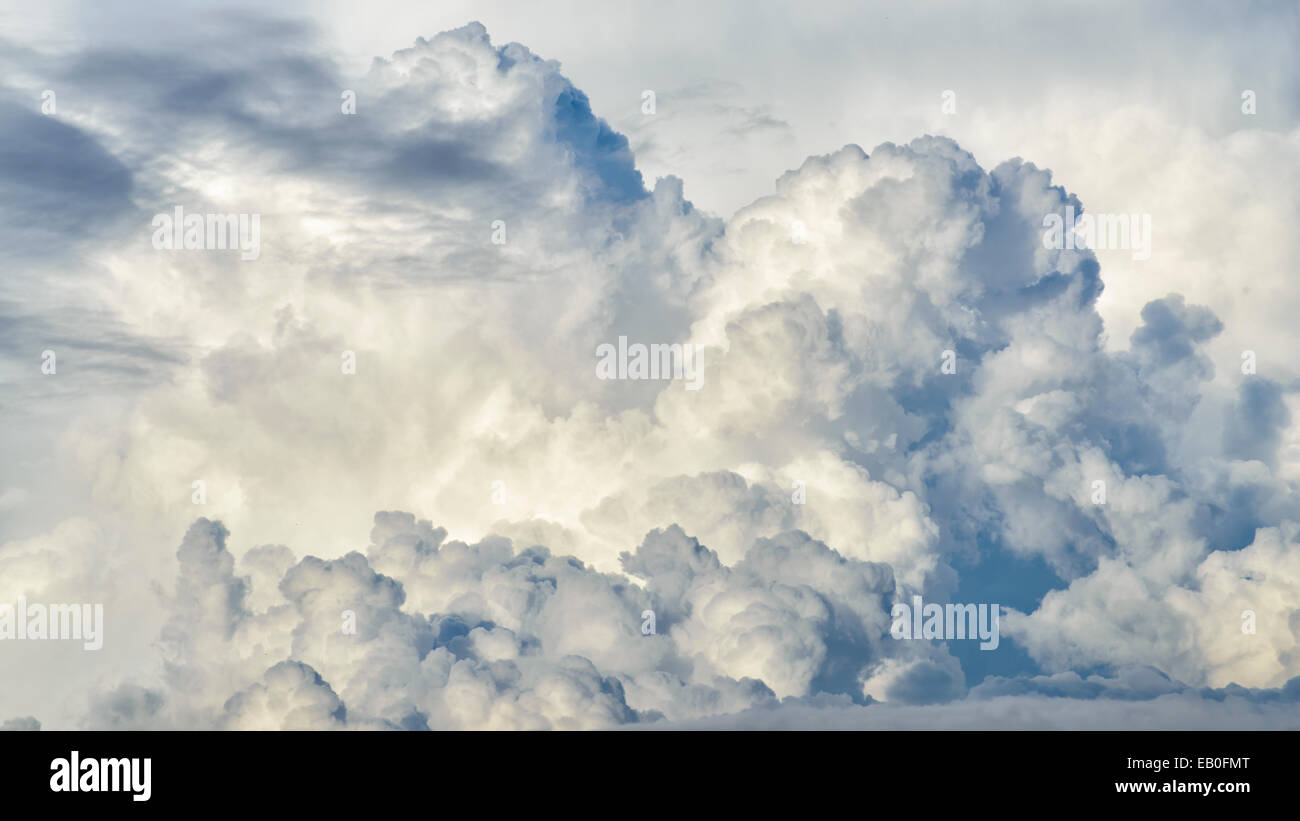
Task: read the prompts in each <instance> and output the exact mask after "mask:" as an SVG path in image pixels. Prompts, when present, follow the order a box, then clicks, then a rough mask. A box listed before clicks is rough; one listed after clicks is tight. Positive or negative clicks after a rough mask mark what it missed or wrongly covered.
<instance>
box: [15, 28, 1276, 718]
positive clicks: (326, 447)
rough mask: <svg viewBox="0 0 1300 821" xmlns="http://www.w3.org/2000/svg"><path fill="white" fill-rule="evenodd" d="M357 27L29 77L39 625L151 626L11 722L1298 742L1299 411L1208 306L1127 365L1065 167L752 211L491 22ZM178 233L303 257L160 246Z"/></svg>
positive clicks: (1172, 326)
mask: <svg viewBox="0 0 1300 821" xmlns="http://www.w3.org/2000/svg"><path fill="white" fill-rule="evenodd" d="M214 36H216V35H214ZM313 36H314V33H313V32H311V31H309V30H305V29H301V28H298V27H295V26H289V25H284V26H280V27H277V28H269V29H266V30H265V31H263V33H262V34H259V35H256V36H253V37H247V36H242V37H237V36H234V35H231V36H229V37H227V38H226V39H225V40H223V41H222V42H223V44H224V46H225V47H226V49H227V50H224V51H223V52H222V53H223V54H224V57H223V59H222V60H220V61H205V60H204V59H202V58H201V56H198V53H195V54H190V53H183V52H180V51H176V52H165V51H163V52H150V53H148V54H130V55H127V54H121V53H116V52H111V51H107V52H95V51H90V52H84V53H77V54H74V55H68V54H56V53H49V54H45V53H39V52H31V51H24V52H21V53H18V52H13V51H5V52H3V53H2V54H0V61H3V62H5V63H6V64H14V65H17V64H19V63H21V64H22V65H23V66H24V67H25V68H26V71H24V72H6V74H8V75H9V76H12V77H17V78H18V79H17V80H13V81H12V82H13V83H15V85H12V86H10V87H7V88H4V89H3V90H2V92H0V106H7V107H10V108H13V109H14V110H15V112H16V114H15V116H13V117H4V118H2V119H0V148H2V149H3V150H0V179H3V180H4V182H3V183H2V184H3V186H5V188H6V190H9V191H10V193H12V194H14V195H15V196H13V197H6V198H5V204H4V205H0V226H12V225H20V224H22V223H23V220H24V218H25V217H24V215H25V214H26V215H30V213H29V211H24V208H26V209H32V208H33V207H36V208H41V209H58V210H59V212H60V213H61V214H62V215H63V218H64V219H65V224H60V225H57V226H53V227H51V226H50V225H48V224H46V227H47V228H50V229H51V230H56V229H57V231H58V232H60V233H68V234H70V235H71V239H70V240H69V241H68V242H66V243H58V244H54V245H52V244H51V243H50V241H49V238H48V237H45V236H43V235H41V234H39V233H36V234H28V235H26V236H27V237H28V238H29V240H30V242H29V244H26V245H24V244H22V242H16V243H14V244H9V245H7V246H6V247H5V248H4V249H3V250H2V251H0V253H3V254H4V255H5V257H4V258H5V259H9V260H11V261H14V262H15V263H16V264H15V268H16V269H17V268H21V272H19V273H17V274H15V275H14V277H13V278H12V279H10V280H9V281H8V282H6V283H5V284H4V285H3V286H2V287H3V291H2V292H0V365H3V370H2V371H0V379H2V380H3V384H4V390H5V392H6V396H10V397H14V399H13V400H12V401H5V403H4V408H3V411H2V412H3V413H4V415H5V425H4V428H5V430H4V432H3V434H0V435H3V437H4V442H5V445H6V447H7V448H9V449H10V452H11V453H14V454H15V455H16V458H15V459H13V460H11V461H10V462H9V463H8V464H6V465H5V466H4V467H3V468H0V482H3V485H0V516H3V517H4V518H3V520H2V521H3V523H4V526H5V527H6V529H7V530H9V532H12V533H14V534H16V535H15V536H14V537H12V538H9V537H6V540H5V541H4V542H3V543H0V602H14V601H16V600H18V598H19V597H23V598H24V599H25V600H29V601H51V602H59V601H62V602H94V603H102V604H103V605H104V613H105V615H104V622H105V641H104V646H103V649H102V650H101V651H98V652H96V653H86V652H84V651H82V650H80V649H79V647H77V648H74V647H66V646H62V645H57V646H56V645H55V644H54V643H52V642H49V643H45V642H25V643H24V642H0V655H3V656H5V657H11V658H13V659H14V660H15V661H16V662H17V663H20V664H23V665H25V667H24V669H27V670H29V671H30V677H29V679H28V680H25V681H24V682H22V683H18V684H15V686H14V687H12V688H6V689H4V690H3V691H0V720H9V719H12V721H11V723H12V724H13V725H14V726H28V725H31V724H35V723H37V722H39V724H40V725H41V726H45V727H76V726H83V727H89V728H108V727H114V728H121V727H132V728H238V729H250V728H258V729H261V728H285V729H298V728H344V727H361V728H393V729H446V728H493V729H495V728H557V729H567V728H574V729H581V728H602V727H611V726H620V725H645V726H651V727H663V726H680V725H687V726H732V727H747V726H782V727H814V728H816V727H843V726H864V727H869V726H881V727H885V726H917V727H932V726H1008V725H1009V724H1015V723H1017V722H1018V723H1023V724H1026V725H1029V726H1053V725H1055V726H1131V725H1132V723H1133V722H1134V721H1135V719H1134V710H1135V707H1134V705H1135V703H1140V704H1141V705H1142V706H1143V712H1142V713H1141V715H1142V716H1143V717H1144V718H1142V719H1141V720H1142V721H1143V722H1145V723H1146V724H1147V725H1149V726H1239V727H1242V726H1255V725H1260V726H1278V725H1279V724H1281V725H1290V726H1300V710H1297V707H1296V705H1297V701H1298V700H1300V687H1297V681H1296V677H1298V676H1300V494H1297V488H1296V486H1295V475H1294V473H1290V472H1288V471H1287V470H1284V469H1283V468H1284V467H1285V465H1286V460H1285V458H1284V457H1283V455H1282V450H1283V448H1284V446H1285V443H1286V442H1288V441H1291V438H1293V437H1294V430H1295V428H1294V420H1293V419H1292V418H1291V416H1290V413H1289V411H1288V401H1289V400H1290V399H1291V398H1292V397H1293V396H1294V394H1295V392H1296V390H1297V385H1295V384H1294V383H1291V382H1288V381H1286V380H1276V381H1275V380H1274V379H1273V378H1270V376H1269V375H1268V374H1267V373H1263V372H1259V373H1257V372H1254V369H1249V371H1250V372H1247V370H1248V369H1245V368H1242V367H1241V363H1239V362H1238V361H1235V360H1231V361H1216V360H1214V359H1213V358H1212V357H1211V355H1210V354H1209V353H1208V352H1207V344H1208V343H1209V342H1210V341H1211V340H1213V339H1214V338H1215V337H1216V336H1218V335H1219V334H1221V333H1222V332H1223V330H1224V326H1223V323H1222V322H1221V321H1220V319H1219V318H1217V317H1216V316H1215V314H1214V313H1213V311H1211V310H1210V309H1208V308H1207V307H1205V306H1201V305H1196V304H1191V303H1189V302H1188V301H1187V300H1185V299H1184V298H1183V297H1182V296H1180V295H1179V294H1177V293H1170V294H1169V295H1167V296H1165V297H1163V298H1161V299H1158V300H1156V301H1153V302H1150V303H1149V304H1148V305H1147V306H1146V307H1145V308H1144V309H1143V310H1142V312H1141V317H1140V323H1139V324H1138V326H1137V330H1136V331H1135V332H1134V333H1133V334H1132V336H1131V338H1130V339H1129V340H1128V343H1127V345H1118V346H1116V345H1111V346H1109V347H1108V346H1107V344H1106V342H1107V339H1106V333H1105V327H1104V325H1103V322H1102V320H1101V317H1100V315H1099V314H1098V311H1097V308H1096V305H1097V301H1098V298H1099V296H1100V295H1101V294H1102V290H1103V277H1102V271H1101V269H1100V266H1099V264H1098V262H1097V260H1096V258H1095V256H1094V255H1093V253H1092V252H1091V251H1088V250H1085V249H1076V248H1068V249H1062V250H1058V249H1054V248H1052V247H1048V246H1049V245H1051V243H1044V241H1043V237H1044V227H1043V226H1044V224H1045V218H1046V217H1048V216H1049V215H1058V216H1064V215H1065V214H1066V213H1067V211H1071V210H1073V211H1074V212H1076V213H1077V212H1083V211H1084V205H1085V204H1084V203H1081V202H1080V201H1079V200H1078V198H1077V197H1075V196H1073V195H1071V194H1069V193H1068V192H1067V191H1066V190H1065V189H1064V188H1063V187H1061V186H1060V185H1058V184H1054V182H1053V179H1052V175H1051V172H1050V171H1047V170H1045V169H1040V168H1038V167H1036V166H1035V165H1033V164H1032V163H1030V162H1025V161H1022V160H1020V159H1015V160H1010V161H1007V162H1003V163H1002V164H1000V165H997V166H996V167H994V168H992V170H986V169H985V168H984V167H982V166H981V165H980V164H979V163H977V162H976V159H975V158H974V157H973V156H972V155H971V154H969V153H967V152H966V151H964V150H963V149H962V148H961V147H960V146H959V145H957V144H956V143H955V142H953V141H952V140H949V139H945V138H938V137H930V136H923V137H919V138H917V139H915V140H913V141H911V142H910V143H907V144H905V145H896V144H892V143H886V144H883V145H880V146H877V147H876V148H874V149H873V150H872V151H871V152H870V153H868V152H866V151H864V150H862V149H861V148H859V147H857V146H855V145H849V146H845V147H844V148H841V149H840V150H838V151H834V152H832V153H830V154H826V155H824V156H817V157H811V158H809V159H807V160H806V161H804V163H803V164H802V165H801V166H800V167H799V168H798V169H796V170H793V171H789V172H787V173H785V174H784V175H783V176H781V177H780V178H779V179H778V180H777V181H776V186H775V191H774V193H773V194H771V195H769V196H766V197H763V198H761V199H759V200H757V201H756V202H754V203H752V204H751V205H749V206H747V207H745V208H743V209H741V210H740V211H738V212H737V213H736V214H735V215H734V216H733V217H731V218H730V219H729V220H725V221H724V220H722V219H719V218H716V217H714V216H711V215H708V214H704V213H701V212H699V211H697V210H696V209H695V208H694V207H693V206H692V205H691V203H690V202H689V201H688V200H686V199H685V198H684V197H685V189H684V186H683V183H682V181H680V180H678V179H675V178H672V177H667V178H662V179H659V180H658V181H657V182H655V183H654V185H653V186H652V187H647V183H646V181H645V180H643V178H642V175H641V173H640V172H639V171H638V170H637V166H636V162H635V158H634V156H633V154H632V152H631V150H630V149H629V144H628V141H627V140H626V139H625V138H624V137H623V136H621V135H620V134H618V133H617V132H615V131H614V130H613V129H612V128H611V127H610V126H609V125H608V124H607V123H606V122H605V121H604V120H602V119H600V118H599V117H598V116H596V114H594V113H593V111H592V109H591V106H590V104H589V102H588V99H587V97H586V96H585V95H584V94H583V92H582V91H580V90H579V89H577V88H575V87H574V86H573V85H572V84H571V83H570V82H569V81H568V80H566V79H565V77H564V76H563V75H562V74H561V73H560V69H559V65H558V64H557V63H555V62H552V61H548V60H543V59H541V58H539V57H537V56H536V55H534V54H533V53H532V52H530V51H529V50H528V49H527V48H525V47H523V46H521V45H518V44H510V45H506V46H497V45H494V44H493V43H492V42H491V41H490V39H489V37H488V34H487V32H486V31H485V30H484V28H483V27H482V26H480V25H478V24H471V25H468V26H465V27H464V28H461V29H457V30H455V31H449V32H446V33H443V34H439V35H437V36H436V37H433V38H431V39H423V38H421V39H420V40H418V41H416V43H415V45H414V46H413V47H412V48H409V49H405V50H403V51H399V52H397V53H396V54H394V55H393V56H392V57H391V59H387V60H375V62H374V64H373V65H372V66H371V68H370V70H369V71H368V73H366V74H364V75H363V76H361V77H352V76H349V75H348V74H347V73H346V72H344V71H343V70H342V69H340V68H339V67H338V66H336V65H335V64H334V63H332V62H331V61H330V60H328V59H326V58H325V57H323V56H322V53H323V52H322V51H321V50H320V49H317V48H314V47H313V46H312V41H313ZM270 38H273V42H272V41H271V40H270ZM36 74H39V75H40V76H41V77H43V78H46V79H45V80H43V82H47V83H51V84H56V85H57V86H58V87H59V88H63V89H67V91H66V92H62V93H61V97H60V99H61V100H63V101H65V102H63V103H61V107H60V109H59V111H60V112H67V113H66V115H65V114H63V113H60V114H59V115H58V118H57V119H55V120H51V119H48V118H42V115H39V114H36V113H33V111H32V110H31V106H32V104H31V102H30V101H31V100H39V99H40V87H39V86H24V85H21V83H22V82H24V80H23V78H26V77H30V76H33V75H36ZM349 95H350V96H349ZM87 99H98V100H112V101H113V103H112V105H102V106H91V105H77V104H76V101H78V100H87ZM349 100H350V101H351V102H352V104H353V106H354V108H353V110H352V111H348V101H349ZM69 152H72V153H75V155H76V156H77V158H78V162H79V163H80V165H79V166H77V167H76V168H70V167H69V166H67V165H65V164H63V163H62V162H60V161H59V160H58V158H60V157H63V156H66V155H68V154H69ZM11 171H12V172H15V173H10V172H11ZM19 172H20V173H19ZM68 175H70V176H71V177H72V178H74V180H75V183H76V184H75V185H61V184H60V183H59V180H60V179H61V177H62V176H68ZM37 193H39V196H40V197H41V199H40V200H38V201H35V202H36V204H35V205H33V202H34V201H33V199H32V196H34V195H35V194H37ZM60 197H63V198H66V200H67V202H66V203H62V204H60V203H59V202H53V200H57V199H58V198H60ZM15 203H16V204H15ZM24 203H26V204H24ZM64 206H67V207H64ZM178 206H179V207H183V208H184V211H185V212H186V213H198V214H209V213H212V214H235V215H239V214H244V215H251V214H256V215H259V217H260V223H259V224H260V240H259V241H260V252H259V253H258V254H257V255H256V257H255V258H253V257H250V256H249V255H247V254H241V253H240V251H239V250H238V249H235V250H209V251H198V250H184V249H178V248H172V249H157V248H155V247H154V246H153V244H151V241H150V237H151V235H152V233H153V229H152V228H151V223H150V218H151V217H152V216H153V215H156V214H172V213H173V209H174V208H175V207H178ZM19 261H20V262H21V265H18V264H17V263H18V262H19ZM38 284H39V287H38ZM621 337H622V338H625V340H624V341H625V342H626V343H627V344H630V345H644V346H647V350H652V351H654V352H655V353H654V354H652V355H659V354H661V353H662V354H663V355H664V356H668V355H669V354H671V353H672V350H673V349H672V347H671V346H678V348H677V350H678V351H681V350H687V351H690V352H693V359H692V360H691V361H692V362H693V363H694V364H693V366H698V369H699V370H698V373H696V374H694V377H695V381H696V382H697V384H695V385H694V386H693V387H694V388H695V389H691V387H688V385H687V384H686V380H685V379H682V378H669V377H670V376H671V369H668V368H666V369H665V370H664V371H663V373H662V376H663V377H664V378H656V379H651V378H641V379H638V378H611V379H606V378H600V376H598V374H597V364H598V362H599V357H598V356H597V351H598V349H599V348H600V347H601V346H602V345H606V344H609V345H614V346H617V345H619V344H620V338H621ZM652 345H653V346H658V347H656V348H653V349H652V348H649V346H652ZM687 346H689V347H687ZM45 350H50V351H53V352H54V353H55V354H56V355H57V363H58V364H57V370H56V371H55V372H52V373H43V372H42V370H41V361H42V360H41V356H42V352H43V351H45ZM664 361H668V360H664ZM658 364H659V363H658V362H656V365H658ZM1239 371H1240V373H1238V372H1239ZM1225 372H1226V373H1228V374H1230V375H1231V376H1230V378H1228V379H1222V378H1221V379H1219V380H1218V381H1217V382H1216V381H1214V377H1215V375H1216V373H1217V374H1219V376H1220V377H1222V376H1223V374H1224V373H1225ZM654 373H655V374H657V375H658V374H660V371H659V370H658V369H656V370H655V372H654ZM623 375H630V376H633V377H635V375H636V374H635V371H634V369H633V368H631V367H628V368H626V369H625V372H624V374H623ZM1216 385H1217V387H1216ZM1225 386H1226V387H1225ZM376 511H379V512H376ZM178 540H179V547H177V544H178ZM916 597H921V598H922V599H923V600H924V601H925V602H931V603H937V605H939V607H940V609H942V606H943V605H945V604H961V603H972V604H974V603H978V604H979V606H981V607H984V606H989V605H991V606H993V607H994V608H995V610H994V612H1000V616H1001V617H1000V621H999V622H997V625H998V626H997V627H995V628H994V629H998V630H1000V641H993V642H989V644H992V645H993V646H992V648H986V649H985V650H980V649H979V646H980V645H979V643H978V642H971V641H963V639H964V638H975V636H974V635H973V634H972V635H971V636H958V637H954V636H952V635H949V634H943V635H940V636H939V637H938V638H937V639H931V640H926V639H930V638H931V636H930V635H929V633H928V632H924V631H923V632H922V634H921V635H918V636H916V637H915V638H914V639H912V640H904V639H901V638H900V637H899V636H898V635H896V633H897V631H896V630H894V629H892V628H893V627H894V625H895V612H896V608H895V605H899V604H906V605H910V604H911V603H913V602H914V601H916V600H917V599H916ZM999 608H1000V609H999ZM949 610H950V611H951V610H952V608H949ZM959 612H960V611H959ZM971 612H972V613H973V612H974V611H973V610H972V611H971ZM981 612H983V611H981ZM921 615H922V614H921V613H920V612H918V613H917V623H918V625H919V624H920V622H921ZM909 618H910V617H909ZM973 624H974V622H972V625H973ZM972 629H973V628H972ZM909 632H910V625H909ZM944 639H947V640H944ZM6 665H7V661H6Z"/></svg>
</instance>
